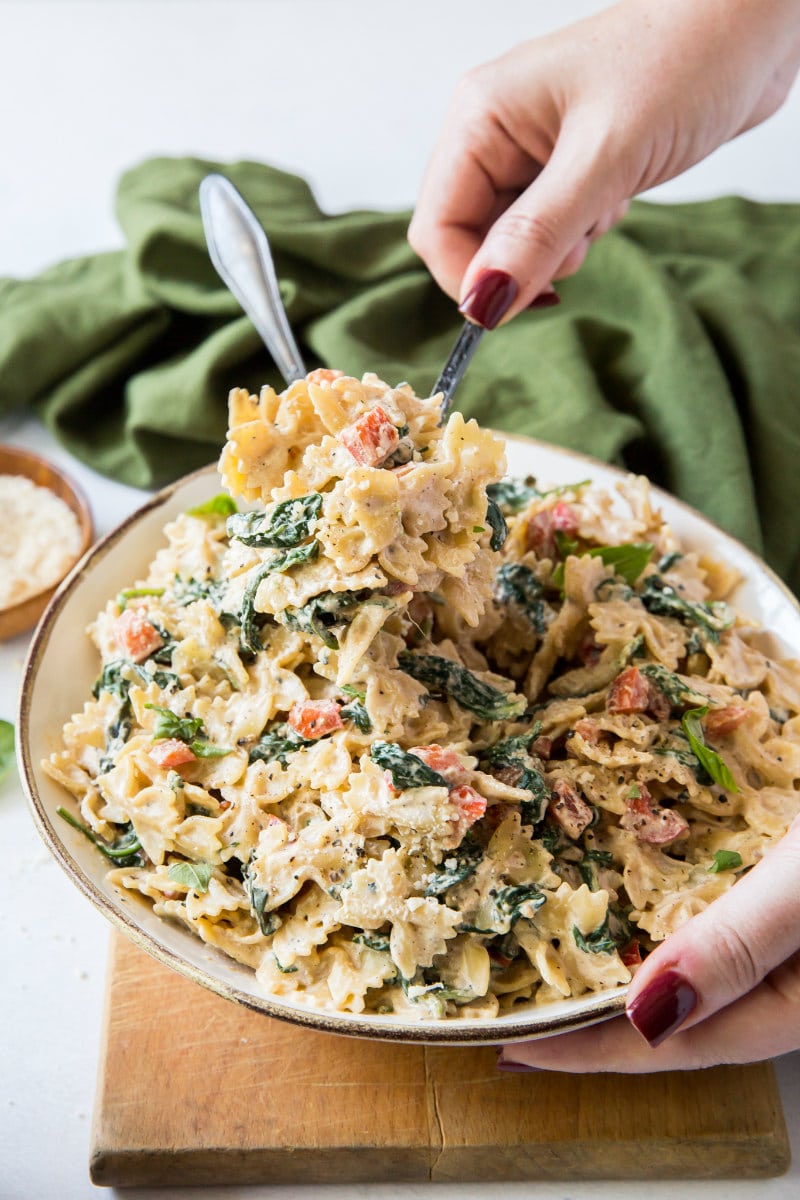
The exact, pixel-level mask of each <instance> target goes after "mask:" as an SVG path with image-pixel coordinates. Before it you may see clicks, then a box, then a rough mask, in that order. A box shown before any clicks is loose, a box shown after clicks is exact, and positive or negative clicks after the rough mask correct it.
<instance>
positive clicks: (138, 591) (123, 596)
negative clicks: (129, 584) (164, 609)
mask: <svg viewBox="0 0 800 1200" xmlns="http://www.w3.org/2000/svg"><path fill="white" fill-rule="evenodd" d="M163 595H164V588H162V587H134V588H125V589H124V590H123V591H121V592H117V607H118V608H119V610H120V612H124V611H125V609H126V607H127V604H128V601H129V600H135V599H136V598H137V597H138V596H163Z"/></svg>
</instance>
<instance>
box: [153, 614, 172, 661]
mask: <svg viewBox="0 0 800 1200" xmlns="http://www.w3.org/2000/svg"><path fill="white" fill-rule="evenodd" d="M150 624H151V625H152V626H153V628H154V629H155V631H156V633H158V635H159V637H160V638H161V640H162V642H163V643H164V645H163V646H159V648H158V650H156V651H154V653H153V654H151V655H150V658H149V659H148V662H149V661H151V660H152V662H155V663H159V664H160V665H161V666H168V667H171V666H172V651H173V650H174V649H175V646H176V645H177V642H176V641H175V638H174V637H173V636H172V634H171V633H170V632H169V630H168V629H165V628H164V626H163V625H159V624H158V622H157V621H151V622H150Z"/></svg>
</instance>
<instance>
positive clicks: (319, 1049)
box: [91, 934, 789, 1187]
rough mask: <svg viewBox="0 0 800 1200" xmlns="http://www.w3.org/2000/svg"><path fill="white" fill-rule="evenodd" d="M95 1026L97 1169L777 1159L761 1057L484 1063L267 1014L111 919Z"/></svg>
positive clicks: (507, 1167)
mask: <svg viewBox="0 0 800 1200" xmlns="http://www.w3.org/2000/svg"><path fill="white" fill-rule="evenodd" d="M102 1036H103V1044H102V1053H101V1062H100V1075H99V1080H98V1090H97V1097H96V1106H95V1116H94V1127H93V1131H92V1150H91V1177H92V1180H93V1181H94V1183H96V1184H106V1185H114V1186H119V1187H124V1186H136V1185H150V1186H162V1187H163V1186H170V1185H171V1186H175V1187H177V1186H188V1185H203V1184H208V1185H211V1184H217V1185H219V1184H245V1183H273V1184H278V1183H284V1184H285V1183H295V1184H300V1183H368V1182H377V1181H382V1180H391V1181H394V1182H400V1181H409V1182H420V1181H428V1180H434V1181H438V1182H441V1181H444V1180H450V1181H458V1182H467V1181H469V1180H490V1179H491V1180H496V1181H501V1180H514V1179H518V1180H519V1179H525V1180H535V1179H676V1178H694V1179H706V1178H724V1177H736V1178H759V1177H764V1176H769V1175H778V1174H781V1173H782V1172H783V1171H785V1170H786V1169H787V1167H788V1165H789V1143H788V1139H787V1135H786V1127H785V1124H784V1120H783V1113H782V1110H781V1106H780V1098H779V1095H778V1089H777V1086H776V1083H775V1077H774V1074H773V1071H772V1068H771V1066H769V1065H768V1064H758V1065H754V1066H747V1067H717V1068H714V1069H713V1070H709V1071H694V1072H689V1073H686V1074H682V1073H672V1074H661V1075H652V1076H642V1075H639V1076H636V1075H633V1076H624V1075H584V1076H571V1075H560V1074H556V1073H552V1072H535V1073H532V1074H530V1075H524V1074H523V1075H518V1074H513V1075H509V1074H500V1073H499V1072H498V1071H497V1070H496V1069H495V1059H496V1056H495V1051H494V1050H493V1049H492V1048H491V1047H488V1048H487V1047H476V1048H461V1047H459V1048H450V1047H432V1046H402V1045H392V1044H387V1043H381V1042H367V1041H363V1040H358V1039H353V1038H345V1037H339V1036H334V1035H332V1034H323V1033H316V1032H310V1031H308V1030H306V1029H302V1028H300V1027H299V1026H295V1025H290V1024H288V1023H286V1022H283V1021H276V1020H272V1019H270V1018H268V1017H264V1016H262V1015H260V1014H259V1013H255V1012H251V1011H250V1010H248V1009H244V1008H241V1007H239V1006H237V1005H235V1004H233V1003H231V1002H230V1001H229V1000H223V999H221V998H220V997H218V996H215V995H214V994H212V993H211V992H209V991H206V990H205V989H204V988H201V987H200V986H198V985H197V984H194V983H191V982H189V981H188V980H185V979H183V978H182V977H181V976H179V975H177V974H175V973H174V972H173V971H171V970H169V969H168V968H166V967H164V966H162V965H161V964H160V963H157V962H156V961H155V960H153V959H152V958H150V956H149V955H147V954H145V953H143V952H142V951H141V950H139V949H137V948H136V947H135V946H133V945H132V944H131V943H130V942H128V941H127V939H124V938H122V937H121V936H120V935H118V934H114V935H113V941H112V948H111V958H110V966H109V975H108V991H107V997H106V1015H105V1023H104V1029H103V1035H102Z"/></svg>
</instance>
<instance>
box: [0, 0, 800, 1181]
mask: <svg viewBox="0 0 800 1200" xmlns="http://www.w3.org/2000/svg"><path fill="white" fill-rule="evenodd" d="M600 7H603V5H602V4H599V3H597V2H592V0H583V2H581V0H562V2H561V3H560V4H559V5H553V4H544V3H538V4H537V3H535V2H533V3H532V2H531V0H505V3H503V4H494V5H485V4H481V3H478V2H477V0H439V2H438V3H435V2H434V0H404V2H403V3H402V5H398V4H386V3H385V4H383V5H381V4H380V3H376V0H261V2H258V0H251V2H249V3H248V2H238V0H237V2H229V3H220V2H218V0H207V2H205V3H184V2H183V0H160V2H158V0H149V2H147V0H137V2H133V0H117V2H114V0H107V2H106V3H100V2H96V3H92V2H86V0H84V2H81V3H73V2H69V0H65V2H60V3H57V2H51V3H43V2H37V0H24V2H14V0H6V2H5V3H2V4H0V46H2V50H3V53H2V69H1V70H0V112H2V113H3V114H4V118H5V119H4V121H3V152H2V157H0V229H2V230H3V234H2V236H0V275H9V274H12V275H23V276H24V275H29V274H32V273H34V272H36V271H38V270H40V269H41V268H42V267H44V266H46V265H48V264H49V263H51V262H54V261H57V260H59V259H61V258H64V257H68V256H71V255H75V254H82V253H89V252H93V251H96V250H101V249H108V248H112V247H114V246H117V245H119V244H121V237H120V233H119V231H118V229H117V227H116V224H115V222H114V218H113V207H112V200H113V190H114V184H115V180H116V177H117V176H118V174H119V172H120V171H121V170H124V169H125V168H126V167H128V166H130V165H132V164H133V163H135V162H137V161H139V160H141V159H142V158H145V157H147V156H149V155H151V154H156V153H166V154H184V153H192V154H198V155H202V156H204V157H209V158H215V157H219V158H222V159H236V158H240V157H248V158H262V159H265V160H268V161H271V162H274V163H276V164H277V165H280V166H283V167H285V168H288V169H291V170H297V171H299V172H302V173H303V174H305V175H306V176H307V177H308V178H309V179H310V180H311V181H312V183H313V185H314V186H315V188H316V189H317V192H318V195H319V196H320V198H321V201H322V203H323V205H324V206H326V207H327V208H328V209H331V210H337V209H342V208H347V207H370V206H374V207H383V208H392V207H399V206H406V205H411V204H412V203H413V200H414V196H415V194H416V190H417V187H418V184H419V178H420V174H421V171H422V168H423V166H424V163H425V160H426V157H427V154H428V151H429V149H430V146H431V143H432V140H433V138H434V136H435V133H436V129H437V125H438V121H439V119H440V116H441V114H442V112H443V110H444V106H445V103H446V100H447V97H448V96H449V94H450V92H451V90H452V86H453V84H454V82H455V81H456V79H457V78H458V77H459V75H460V74H461V73H462V72H463V71H464V70H466V69H467V68H468V67H469V66H471V65H473V64H475V63H478V62H480V61H482V60H484V59H485V58H487V57H489V56H491V55H494V54H497V53H499V52H501V51H502V50H504V49H505V48H507V47H509V46H511V45H512V44H514V43H515V42H517V41H519V40H522V39H523V38H525V37H528V36H534V35H535V34H537V33H540V32H544V31H545V30H546V29H548V28H551V27H553V26H555V25H557V24H562V23H565V22H567V21H569V20H572V19H575V18H577V17H579V16H582V15H584V14H586V13H589V12H591V11H593V10H596V9H597V8H600ZM798 133H800V93H799V92H798V89H797V88H796V89H795V90H794V92H793V94H792V96H791V97H790V100H789V102H788V104H787V105H786V106H785V108H784V109H783V110H782V112H781V113H780V114H778V116H776V117H775V118H773V119H772V121H770V122H769V123H768V124H767V125H765V126H764V127H762V128H761V129H760V130H757V131H754V132H752V133H750V134H747V135H745V136H744V137H742V138H739V139H738V140H737V141H736V142H734V143H732V144H731V145H729V146H727V147H724V148H723V149H722V150H720V151H718V152H717V154H715V155H713V156H712V157H711V158H710V159H708V160H706V162H705V163H703V164H701V165H699V166H698V167H696V168H694V169H693V170H692V171H691V172H689V173H687V175H685V176H683V177H682V179H680V180H677V181H675V182H673V183H671V184H668V185H665V186H664V187H662V188H660V189H657V192H656V194H655V198H656V199H663V200H683V199H699V198H705V197H709V196H713V195H719V194H722V193H727V192H738V193H740V194H745V195H749V196H751V197H753V198H755V199H763V200H769V199H778V200H798V199H800V178H799V177H798V172H797V155H796V153H794V152H793V151H789V152H787V148H789V147H796V145H797V141H798ZM2 333H3V328H2V313H1V312H0V336H2ZM223 402H224V401H223V398H222V397H221V398H220V403H223ZM0 440H2V441H5V442H11V443H13V444H16V445H24V446H28V447H31V448H34V449H36V450H39V451H43V452H44V453H46V454H48V455H50V457H52V458H53V459H54V460H55V461H56V462H58V463H60V464H61V465H64V466H67V467H68V468H69V469H70V470H71V472H72V474H73V475H74V477H75V478H76V479H77V480H78V481H79V482H80V483H81V484H82V485H83V486H84V488H85V490H86V492H87V493H88V495H89V497H90V500H91V503H92V507H93V510H94V515H95V520H96V525H97V530H98V533H104V532H106V531H107V530H108V529H110V528H111V527H112V526H113V525H114V524H116V523H117V522H118V521H119V520H120V519H121V518H122V517H123V516H124V515H125V514H126V513H128V512H129V511H130V510H131V509H133V508H134V507H135V506H136V505H137V504H139V503H140V502H141V500H142V499H143V498H144V495H145V494H144V493H142V492H139V491H136V490H135V489H132V488H126V487H123V486H122V485H120V484H117V483H114V482H112V481H110V480H107V479H104V478H102V477H100V476H98V475H96V474H95V473H94V472H92V471H89V470H88V469H86V468H84V467H82V466H81V465H80V464H78V463H76V462H75V461H74V460H72V459H70V458H69V456H68V455H67V454H66V453H65V452H64V451H62V450H61V449H60V448H59V447H57V446H56V445H55V444H54V443H53V441H52V439H51V438H50V437H49V435H48V434H46V433H45V431H44V430H43V429H42V428H41V427H40V426H39V425H38V424H37V423H36V422H35V421H33V420H32V419H30V418H26V417H24V416H23V415H22V414H19V415H12V416H10V417H6V418H4V419H1V420H0ZM26 644H27V639H26V638H25V637H22V638H18V639H16V640H15V641H13V642H8V643H6V644H5V645H2V646H0V716H2V717H6V718H9V719H13V716H14V712H15V708H16V694H17V689H18V684H19V677H20V670H21V666H22V662H23V657H24V654H25V649H26ZM0 846H1V847H2V849H3V867H2V870H0V946H1V947H2V952H3V962H4V969H3V973H2V979H3V982H2V988H1V990H0V1006H1V1007H0V1012H1V1013H2V1034H1V1035H0V1200H50V1198H51V1197H52V1198H53V1200H85V1198H86V1197H88V1196H90V1195H96V1194H97V1192H98V1189H95V1188H94V1187H93V1186H92V1185H91V1183H90V1182H89V1178H88V1169H87V1156H88V1146H89V1128H90V1121H91V1113H92V1105H93V1094H94V1082H95V1072H96V1067H97V1051H98V1041H99V1026H100V1016H101V1007H102V993H103V981H104V975H105V964H106V953H107V945H108V936H109V928H108V926H107V924H106V922H105V921H104V919H103V918H102V917H101V916H100V915H99V914H98V913H96V912H95V910H94V909H93V908H92V906H91V905H90V904H89V903H88V902H87V901H86V900H85V899H84V898H83V897H82V896H81V895H80V894H79V893H78V892H77V890H76V889H75V888H74V887H73V886H72V885H71V884H70V883H69V882H68V880H67V879H66V877H65V876H64V875H63V874H62V872H61V870H60V869H59V867H58V866H57V865H56V864H55V862H54V861H52V860H51V859H50V856H49V854H48V852H47V851H46V850H45V849H44V847H43V846H42V845H41V843H40V842H39V839H38V836H37V834H36V832H35V830H34V828H33V825H32V822H31V820H30V818H29V816H28V813H27V809H26V807H25V803H24V800H23V796H22V792H21V789H20V787H19V784H18V782H17V780H16V779H15V778H11V779H9V780H7V781H6V782H5V783H4V784H0ZM777 1070H778V1077H779V1080H780V1086H781V1092H782V1096H783V1101H784V1108H785V1112H786V1117H787V1123H788V1125H789V1132H790V1137H791V1139H792V1144H793V1148H794V1156H795V1165H794V1166H793V1168H792V1170H791V1172H790V1174H789V1175H787V1176H785V1177H783V1178H782V1179H777V1180H770V1181H765V1182H757V1183H752V1182H744V1181H734V1182H729V1181H726V1182H724V1183H723V1182H720V1183H699V1182H693V1183H690V1184H686V1183H672V1184H670V1183H651V1184H648V1185H647V1192H648V1195H649V1196H650V1197H652V1200H678V1197H683V1196H685V1195H687V1194H689V1195H691V1196H692V1197H693V1198H694V1197H697V1198H698V1200H723V1197H724V1198H725V1200H728V1198H729V1197H730V1198H732V1200H738V1198H744V1197H751V1196H753V1197H755V1196H758V1197H764V1198H765V1200H779V1198H780V1200H789V1197H796V1196H797V1195H798V1194H799V1193H800V1054H795V1055H790V1056H787V1057H786V1058H784V1059H781V1060H779V1061H778V1063H777ZM301 1105H302V1098H301V1097H298V1118H299V1119H301V1116H300V1113H301ZM643 1186H644V1185H642V1184H638V1183H633V1184H630V1183H629V1184H625V1183H614V1182H606V1183H596V1184H587V1183H580V1184H570V1183H565V1184H552V1183H548V1184H508V1185H504V1186H499V1187H496V1188H493V1189H492V1195H493V1196H495V1195H496V1196H497V1197H498V1198H499V1200H504V1198H506V1197H509V1198H510V1197H522V1196H525V1197H531V1196H533V1197H535V1198H536V1200H571V1198H573V1197H577V1196H580V1197H586V1200H611V1197H614V1198H627V1197H630V1198H631V1200H633V1198H634V1197H636V1198H638V1197H639V1196H641V1195H642V1192H643ZM121 1194H127V1193H121ZM210 1194H211V1192H210V1191H209V1190H204V1191H200V1190H192V1191H190V1190H183V1189H181V1190H175V1189H172V1190H169V1191H156V1190H149V1189H143V1190H139V1191H137V1192H131V1193H130V1195H131V1196H132V1197H133V1196H136V1197H141V1200H156V1198H157V1197H164V1198H165V1200H166V1198H167V1197H169V1198H172V1197H175V1200H178V1197H181V1196H189V1195H196V1196H199V1197H208V1196H209V1195H210ZM485 1194H486V1187H485V1185H479V1184H478V1185H474V1186H473V1185H437V1186H433V1185H399V1184H398V1185H383V1186H374V1187H373V1186H356V1187H338V1186H333V1185H331V1186H330V1187H325V1188H321V1187H315V1188H311V1187H309V1188H270V1189H268V1188H239V1189H230V1190H226V1191H225V1195H226V1196H230V1197H232V1198H234V1200H256V1198H259V1200H266V1197H269V1198H270V1200H289V1197H292V1200H308V1198H310V1197H312V1196H313V1197H318V1196H325V1197H329V1198H330V1200H345V1197H347V1198H348V1200H352V1198H362V1197H375V1198H376V1200H408V1198H411V1197H415V1198H423V1197H424V1198H426V1200H427V1198H428V1197H436V1198H437V1200H455V1198H456V1197H458V1198H459V1200H462V1198H463V1200H467V1198H469V1200H472V1198H473V1197H474V1198H475V1200H478V1197H480V1198H481V1200H483V1197H484V1196H485Z"/></svg>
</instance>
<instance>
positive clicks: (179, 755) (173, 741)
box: [147, 738, 197, 771]
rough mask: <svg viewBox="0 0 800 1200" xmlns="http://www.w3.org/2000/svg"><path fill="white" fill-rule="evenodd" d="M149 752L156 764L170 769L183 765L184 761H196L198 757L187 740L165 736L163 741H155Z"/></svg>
mask: <svg viewBox="0 0 800 1200" xmlns="http://www.w3.org/2000/svg"><path fill="white" fill-rule="evenodd" d="M147 753H148V754H149V755H150V757H151V758H152V760H153V762H154V763H155V764H156V766H158V767H164V768H165V769H166V770H169V771H172V770H173V769H174V768H175V767H182V766H183V765H184V763H190V762H194V761H195V760H196V758H197V755H196V754H195V753H194V751H193V750H191V749H190V748H189V747H188V746H187V745H186V742H181V741H179V740H178V738H164V739H163V741H160V742H154V743H153V745H152V746H151V747H150V749H149V750H148V751H147Z"/></svg>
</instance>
